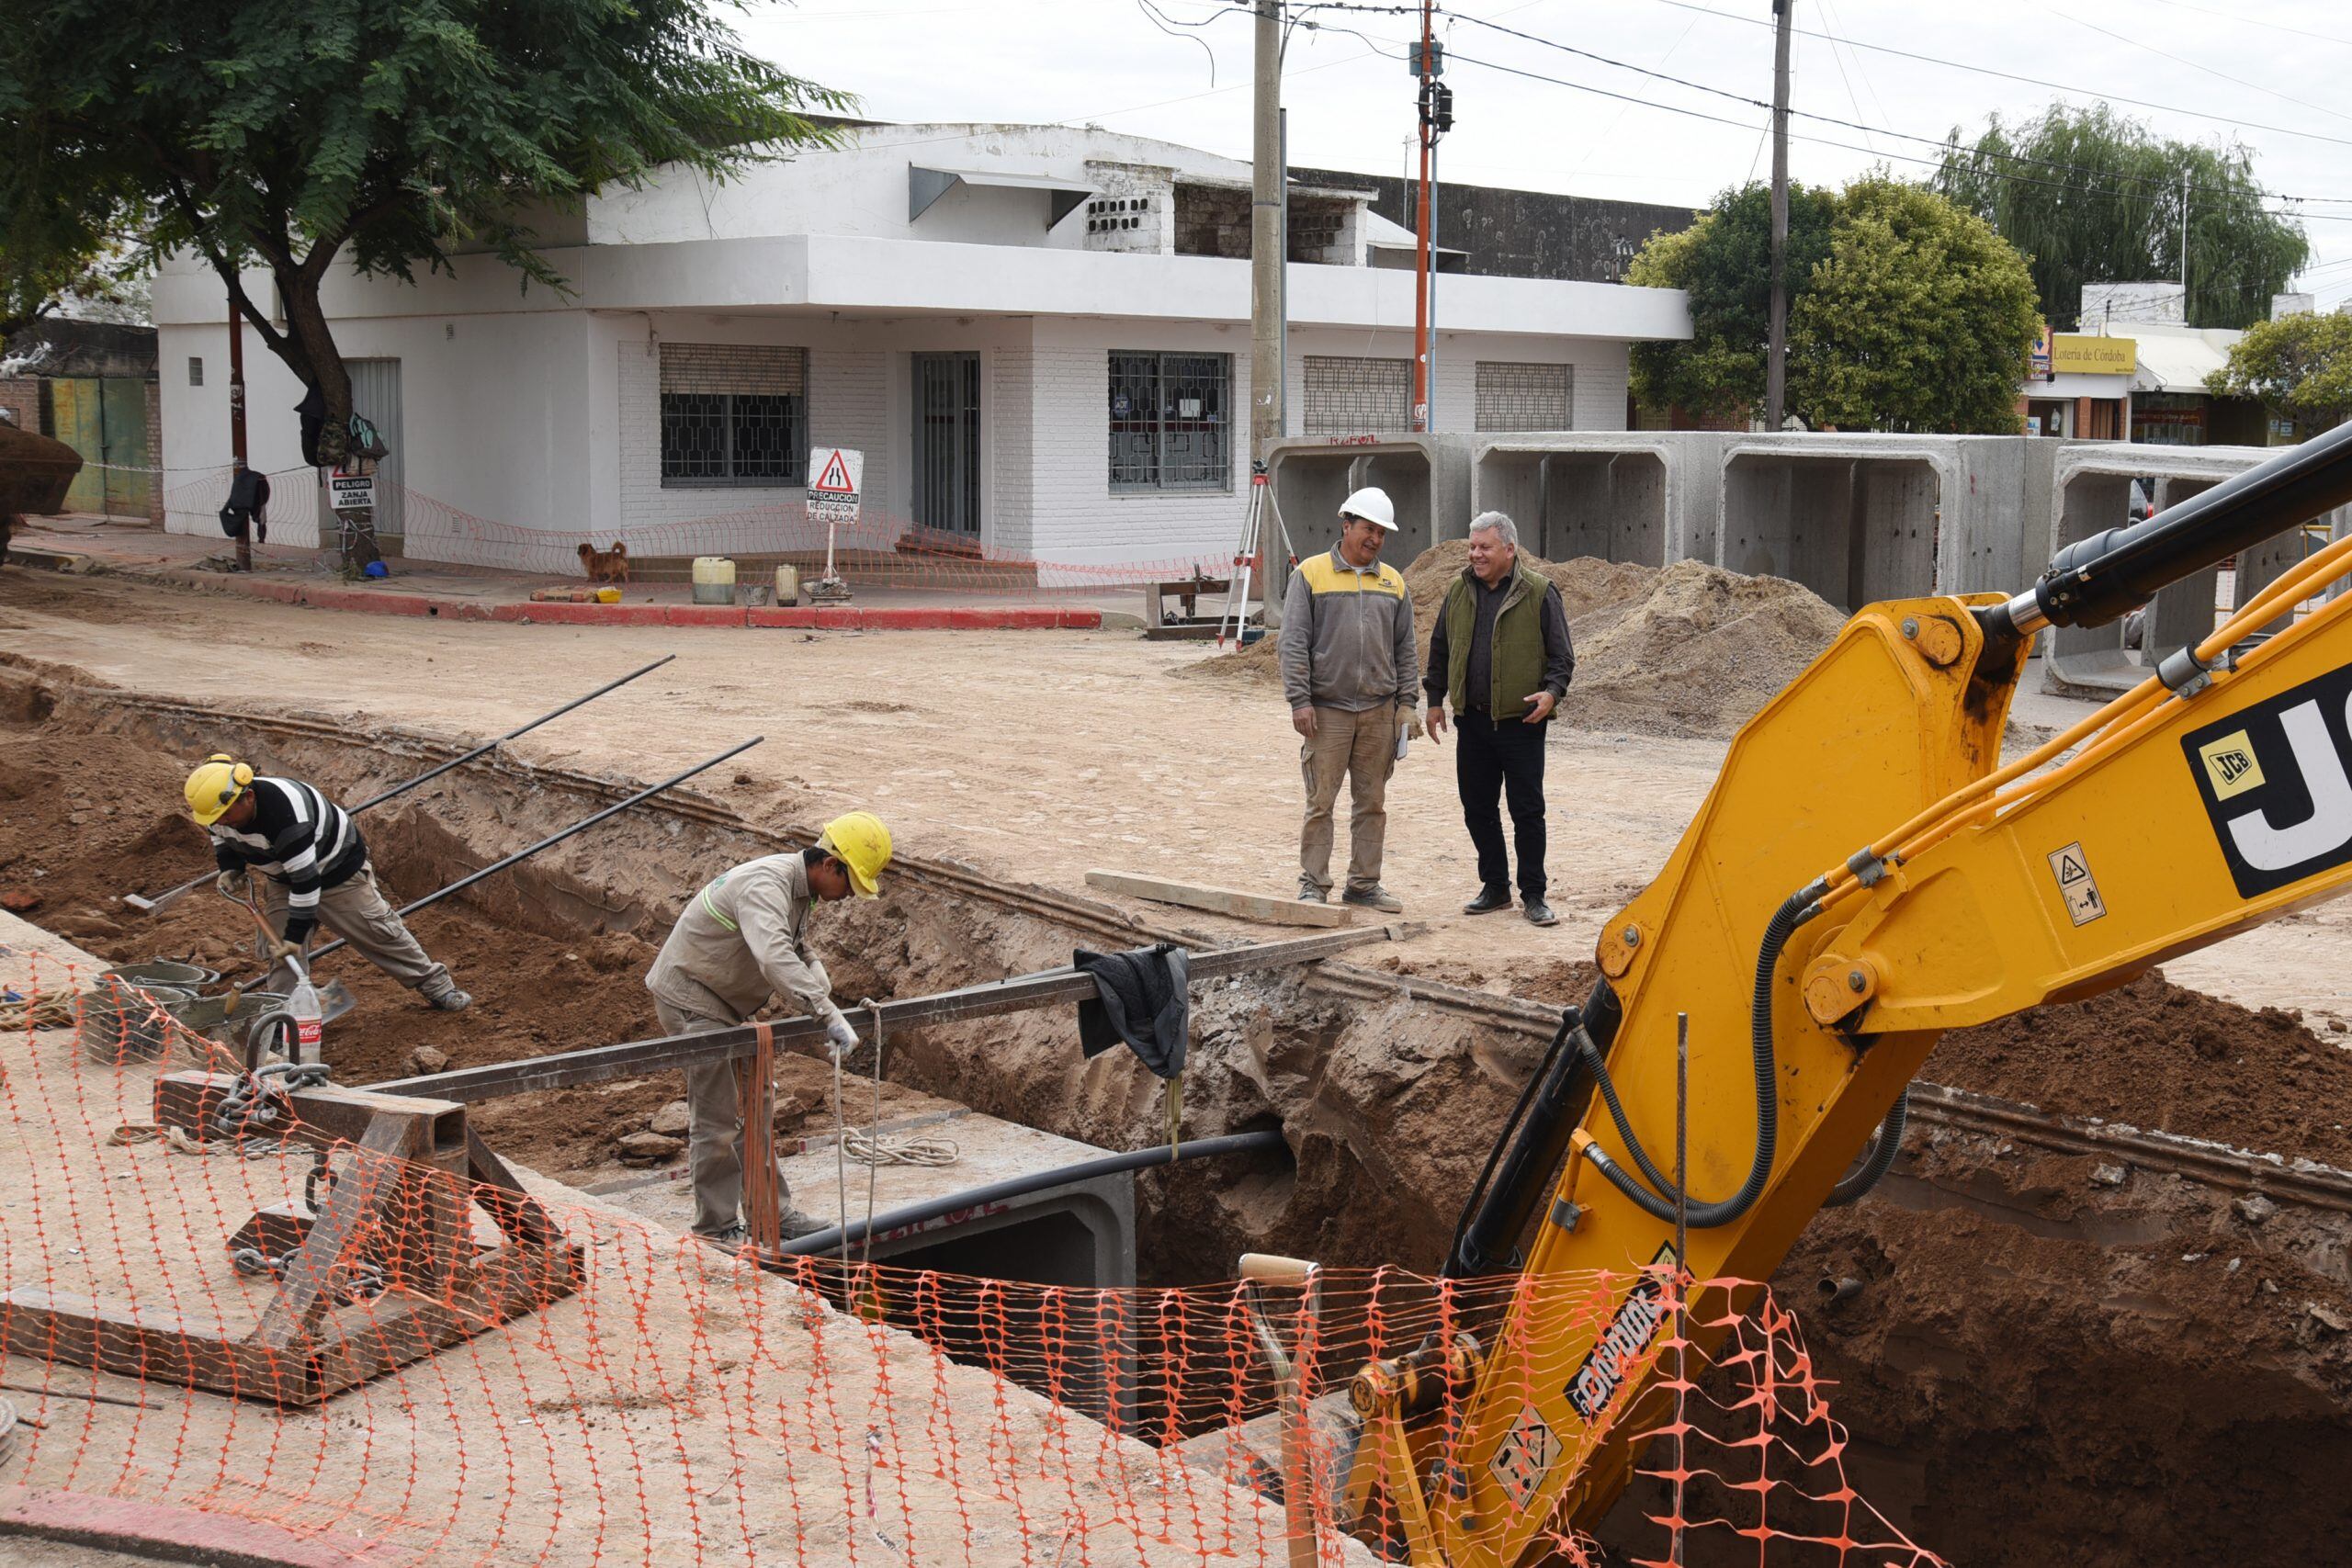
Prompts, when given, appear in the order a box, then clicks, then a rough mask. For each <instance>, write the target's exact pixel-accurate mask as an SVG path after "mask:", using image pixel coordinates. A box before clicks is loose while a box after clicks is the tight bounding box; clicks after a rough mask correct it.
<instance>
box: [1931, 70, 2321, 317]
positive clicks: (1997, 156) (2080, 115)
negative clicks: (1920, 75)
mask: <svg viewBox="0 0 2352 1568" xmlns="http://www.w3.org/2000/svg"><path fill="white" fill-rule="evenodd" d="M2184 181H2185V182H2186V185H2185V186H2184ZM1933 184H1934V186H1935V187H1936V189H1938V190H1939V191H1940V192H1941V193H1942V194H1943V195H1945V196H1947V197H1951V199H1952V200H1953V201H1955V202H1957V203H1959V204H1960V205H1961V206H1962V207H1964V208H1966V209H1969V210H1970V211H1971V212H1973V213H1975V214H1976V215H1977V216H1978V217H1980V218H1982V219H1984V220H1985V221H1986V222H1988V223H1990V224H1992V225H1993V227H1994V228H1995V229H1996V230H1998V231H2000V233H2001V235H2002V236H2003V237H2004V238H2005V239H2007V241H2008V242H2009V243H2011V244H2013V245H2015V246H2017V248H2018V250H2020V251H2023V252H2024V253H2025V254H2026V255H2027V256H2028V257H2029V258H2030V265H2031V266H2032V268H2033V284H2034V289H2035V292H2036V293H2037V294H2039V295H2040V297H2041V311H2042V314H2043V315H2044V316H2045V317H2046V318H2048V320H2049V321H2050V322H2051V323H2052V325H2053V326H2058V327H2062V328H2065V327H2074V326H2075V325H2077V324H2079V325H2080V326H2081V327H2083V329H2084V330H2086V331H2092V330H2096V329H2097V328H2098V327H2099V326H2100V325H2102V324H2103V323H2101V322H2098V321H2082V319H2081V317H2082V309H2083V285H2084V284H2086V283H2138V282H2143V281H2149V280H2161V279H2177V278H2178V277H2179V276H2180V264H2181V247H2182V245H2183V244H2184V243H2186V244H2187V246H2188V320H2189V322H2190V324H2192V325H2195V326H2199V327H2243V326H2247V325H2250V324H2251V323H2253V322H2255V321H2262V320H2264V319H2266V318H2267V316H2268V315H2269V313H2270V297H2271V296H2272V295H2273V294H2276V293H2278V292H2279V291H2281V290H2282V289H2284V288H2286V287H2287V281H2288V279H2290V278H2291V277H2292V276H2294V275H2295V273H2296V272H2297V271H2298V270H2300V269H2301V266H2302V265H2303V264H2304V262H2305V261H2307V260H2309V259H2310V256H2311V245H2310V243H2309V242H2308V241H2307V240H2305V239H2304V237H2303V231H2302V229H2301V226H2300V225H2299V224H2297V223H2296V222H2295V221H2294V220H2292V219H2290V218H2285V217H2281V216H2279V215H2278V213H2277V212H2276V211H2274V210H2273V209H2275V208H2276V206H2277V204H2278V198H2277V197H2272V196H2270V195H2269V194H2268V193H2267V192H2266V191H2265V190H2264V189H2263V188H2262V186H2261V185H2260V183H2259V182H2258V181H2256V178H2255V176H2254V154H2253V152H2252V151H2251V150H2249V149H2248V148H2246V147H2245V146H2244V145H2243V144H2241V143H2235V142H2233V143H2231V144H2229V145H2226V146H2222V147H2207V146H2200V145H2199V144H2197V143H2195V142H2188V141H2165V140H2162V139H2160V138H2158V137H2156V136H2155V135H2154V134H2153V133H2152V132H2150V131H2149V130H2148V129H2147V127H2145V126H2143V125H2142V124H2140V123H2139V122H2138V121H2137V120H2133V119H2129V118H2124V117H2122V116H2120V115H2118V114H2116V113H2115V111H2114V110H2112V109H2110V108H2109V107H2108V106H2107V105H2105V104H2095V105H2093V106H2092V107H2088V108H2073V107H2067V106H2065V105H2063V104H2062V105H2056V106H2053V107H2051V108H2050V109H2048V110H2046V111H2045V112H2044V113H2043V114H2042V116H2041V118H2039V119H2036V120H2028V121H2025V122H2023V123H2020V124H2018V125H2015V126H2010V125H2007V124H2004V123H2003V122H2002V120H2001V118H2000V117H1999V116H1998V115H1995V116H1994V117H1992V119H1991V120H1990V122H1989V123H1988V124H1987V125H1986V127H1985V130H1984V132H1983V133H1982V134H1981V135H1979V136H1978V137H1977V138H1976V140H1975V141H1973V142H1962V140H1961V134H1960V132H1959V131H1958V130H1954V131H1953V132H1952V133H1951V138H1950V140H1949V141H1947V142H1946V144H1945V148H1944V155H1943V163H1942V164H1941V166H1940V167H1939V168H1938V170H1937V171H1936V174H1935V175H1934V177H1933ZM2184 203H2185V205H2184ZM2184 213H2185V214H2186V222H2185V223H2184V221H2183V215H2184ZM2112 324H2114V325H2115V326H2117V327H2118V328H2119V329H2120V328H2123V327H2124V326H2125V325H2126V323H2122V322H2116V323H2112Z"/></svg>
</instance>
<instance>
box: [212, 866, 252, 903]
mask: <svg viewBox="0 0 2352 1568" xmlns="http://www.w3.org/2000/svg"><path fill="white" fill-rule="evenodd" d="M212 886H215V887H217V888H219V889H220V892H221V894H222V895H223V896H224V897H230V898H234V899H236V900H237V901H238V902H239V903H241V904H242V903H243V902H244V898H245V874H244V872H243V870H242V869H240V870H236V871H224V872H222V873H221V874H220V875H218V876H216V877H214V878H213V879H212Z"/></svg>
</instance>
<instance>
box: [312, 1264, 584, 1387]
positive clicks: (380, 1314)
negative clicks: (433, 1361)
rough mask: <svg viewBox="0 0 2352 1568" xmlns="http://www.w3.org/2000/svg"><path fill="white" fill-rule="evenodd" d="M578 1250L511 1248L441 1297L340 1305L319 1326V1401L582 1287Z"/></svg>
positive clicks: (472, 1270)
mask: <svg viewBox="0 0 2352 1568" xmlns="http://www.w3.org/2000/svg"><path fill="white" fill-rule="evenodd" d="M582 1250H583V1249H582V1247H581V1246H580V1244H579V1243H577V1242H564V1243H562V1244H560V1245H559V1246H556V1247H537V1246H532V1245H529V1244H527V1243H520V1242H516V1243H510V1244H509V1245H507V1246H505V1247H497V1248H494V1249H493V1250H492V1251H489V1252H485V1253H483V1254H481V1256H480V1257H479V1258H475V1259H474V1261H473V1263H472V1265H471V1266H470V1268H469V1271H468V1272H469V1275H470V1278H469V1280H467V1282H466V1285H465V1288H464V1289H462V1290H461V1291H458V1292H455V1293H454V1294H452V1295H451V1296H450V1297H449V1298H447V1300H443V1301H426V1300H424V1299H422V1298H420V1297H416V1296H409V1295H383V1296H379V1297H377V1298H376V1299H375V1300H374V1301H372V1302H357V1303H353V1304H352V1305H350V1306H348V1307H345V1308H343V1309H342V1310H341V1311H339V1312H337V1313H336V1314H334V1318H332V1319H330V1320H329V1321H328V1322H327V1323H325V1324H323V1325H322V1326H321V1330H320V1336H319V1348H318V1358H317V1359H318V1365H319V1387H320V1393H319V1397H320V1398H322V1399H324V1398H329V1397H332V1396H333V1395H334V1394H337V1393H342V1392H343V1391H344V1390H345V1389H347V1388H351V1387H353V1386H355V1385H356V1384H358V1383H363V1382H367V1381H368V1379H370V1378H373V1377H378V1376H380V1375H381V1374H383V1373H385V1372H388V1371H391V1370H392V1369H394V1368H396V1367H404V1366H406V1365H408V1364H409V1363H410V1362H412V1361H419V1360H423V1359H424V1358H425V1357H427V1356H430V1355H432V1354H433V1353H434V1352H435V1350H440V1349H444V1348H447V1347H448V1346H451V1345H455V1344H456V1343H458V1341H459V1340H461V1339H470V1338H472V1337H474V1336H475V1335H477V1334H486V1333H488V1332H489V1331H490V1330H492V1329H493V1328H498V1327H501V1326H503V1325H505V1324H507V1323H509V1322H512V1321H513V1320H514V1319H515V1318H518V1317H522V1316H524V1315H526V1314H530V1313H534V1312H537V1311H540V1310H541V1309H543V1308H546V1307H548V1306H551V1305H553V1304H554V1303H556V1302H559V1301H560V1300H562V1299H563V1298H564V1297H566V1296H568V1295H571V1293H572V1292H575V1291H577V1290H578V1289H579V1288H580V1280H581V1266H582V1265H581V1258H582Z"/></svg>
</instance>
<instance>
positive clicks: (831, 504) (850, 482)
mask: <svg viewBox="0 0 2352 1568" xmlns="http://www.w3.org/2000/svg"><path fill="white" fill-rule="evenodd" d="M864 477H865V453H863V452H857V451H853V450H852V449H851V448H849V447H847V446H819V447H816V448H815V449H813V450H812V451H810V452H809V517H810V519H811V520H812V521H815V522H819V523H854V522H856V521H857V502H858V490H859V481H860V480H861V479H863V478H864Z"/></svg>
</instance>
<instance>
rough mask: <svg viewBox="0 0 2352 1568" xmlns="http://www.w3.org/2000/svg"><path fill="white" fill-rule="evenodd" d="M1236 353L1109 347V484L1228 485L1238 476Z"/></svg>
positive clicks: (1145, 487) (1141, 487) (1159, 487)
mask: <svg viewBox="0 0 2352 1568" xmlns="http://www.w3.org/2000/svg"><path fill="white" fill-rule="evenodd" d="M1232 386H1233V356H1232V355H1229V354H1148V353H1141V352H1136V351H1132V350H1119V349H1114V350H1113V351H1112V353H1111V382H1110V397H1111V489H1112V490H1113V491H1120V492H1133V491H1170V490H1226V489H1228V488H1230V487H1231V485H1232V482H1233V449H1232V439H1231V436H1232V428H1233V427H1232V399H1231V392H1232Z"/></svg>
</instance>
